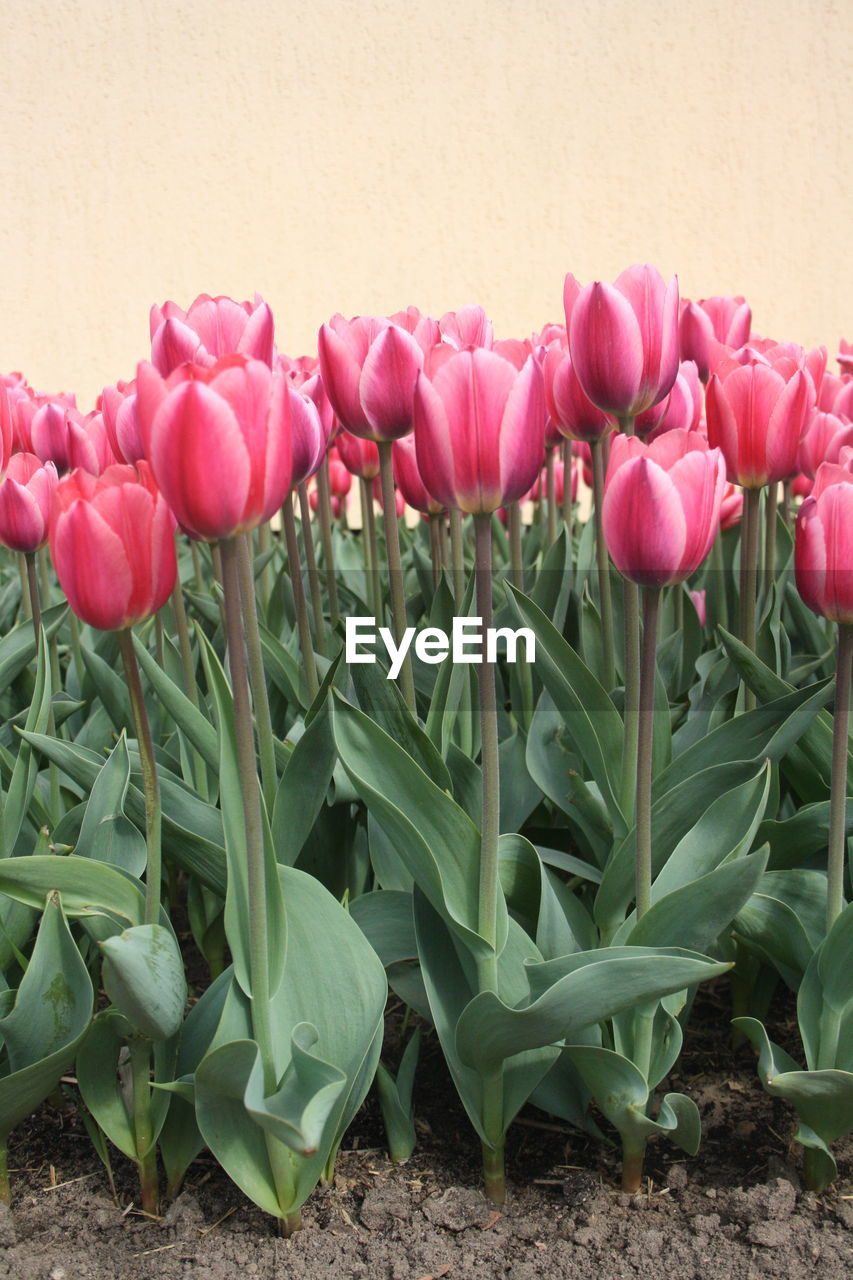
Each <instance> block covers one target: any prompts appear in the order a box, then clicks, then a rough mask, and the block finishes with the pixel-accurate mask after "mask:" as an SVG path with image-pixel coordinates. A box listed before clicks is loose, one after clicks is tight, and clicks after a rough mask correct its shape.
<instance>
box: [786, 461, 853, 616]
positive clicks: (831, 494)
mask: <svg viewBox="0 0 853 1280" xmlns="http://www.w3.org/2000/svg"><path fill="white" fill-rule="evenodd" d="M845 453H846V454H847V455H848V457H847V459H846V462H847V465H839V464H837V463H836V464H833V463H824V464H823V466H822V467H821V468H820V469H819V470H818V473H817V477H816V480H815V487H814V490H813V492H812V494H811V496H810V497H808V498H805V499H804V501H803V505H802V506H801V507H800V513H799V515H798V517H797V534H796V542H795V545H794V572H795V574H796V579H797V589H798V591H799V593H800V595H801V596H802V598H803V600H804V601H805V603H806V604H807V605H808V607H809V608H810V609H812V610H813V611H814V612H815V613H817V614H819V615H821V616H822V617H824V618H829V619H830V620H831V621H832V622H839V623H846V624H848V625H849V624H851V623H853V450H849V449H848V450H845Z"/></svg>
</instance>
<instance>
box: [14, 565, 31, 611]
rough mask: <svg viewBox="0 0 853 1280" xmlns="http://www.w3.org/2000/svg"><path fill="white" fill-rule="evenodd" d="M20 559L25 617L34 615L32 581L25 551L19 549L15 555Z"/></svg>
mask: <svg viewBox="0 0 853 1280" xmlns="http://www.w3.org/2000/svg"><path fill="white" fill-rule="evenodd" d="M15 558H16V559H17V561H18V573H19V575H20V578H21V612H22V613H23V615H24V617H25V618H30V617H32V612H33V606H32V600H31V599H30V583H29V575H28V573H27V562H26V558H25V556H24V553H23V551H19V552H18V554H17V556H16V557H15Z"/></svg>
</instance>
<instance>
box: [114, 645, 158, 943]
mask: <svg viewBox="0 0 853 1280" xmlns="http://www.w3.org/2000/svg"><path fill="white" fill-rule="evenodd" d="M116 635H117V637H118V647H119V651H120V652H121V657H122V662H123V663H124V674H125V678H126V680H127V687H128V691H129V693H130V706H131V710H132V712H133V723H134V726H135V729H136V745H137V749H138V751H139V766H140V770H141V772H142V789H143V793H144V795H145V845H146V849H147V854H148V857H147V862H146V867H145V920H144V923H145V924H157V923H158V922H159V919H160V888H161V879H162V852H161V842H160V823H161V816H160V814H161V811H160V781H159V778H158V777H157V762H156V760H155V758H154V743H153V740H152V738H151V725H150V724H149V721H148V712H147V711H146V709H145V697H144V695H143V692H142V681H141V680H140V678H139V667H138V665H137V662H136V651H135V650H134V647H133V636H132V635H131V633H130V628H129V627H125V628H124V629H123V630H122V631H118V632H117V633H116Z"/></svg>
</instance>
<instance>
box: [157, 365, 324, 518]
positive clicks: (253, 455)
mask: <svg viewBox="0 0 853 1280" xmlns="http://www.w3.org/2000/svg"><path fill="white" fill-rule="evenodd" d="M136 386H137V396H138V403H139V421H140V428H141V432H142V439H143V443H144V446H145V456H146V458H147V459H148V461H149V462H150V463H151V469H152V471H153V472H154V476H155V478H156V480H157V483H158V484H159V486H160V488H161V489H162V491H163V494H164V496H165V498H166V500H167V502H168V503H169V506H170V507H171V508H172V510H173V511H174V513H175V516H176V518H177V520H178V523H179V524H180V525H181V527H182V528H183V529H184V530H185V531H186V532H187V533H188V534H189V535H190V537H191V538H198V539H201V540H202V541H207V542H213V541H216V540H217V539H219V538H230V537H232V536H233V535H234V534H237V533H243V532H245V531H246V530H247V529H254V528H255V527H256V526H257V525H259V524H263V523H265V522H266V521H267V520H269V519H270V517H271V516H272V515H273V513H274V512H275V511H277V510H278V509H279V507H280V506H281V504H282V503H283V502H284V499H285V496H286V494H287V492H288V490H289V489H290V487H291V477H292V451H291V422H292V419H293V417H295V416H296V417H298V416H299V415H300V414H301V413H302V412H303V410H304V404H305V402H304V400H303V399H302V397H301V396H300V394H299V392H298V391H296V390H295V389H294V388H293V387H291V386H289V385H288V382H287V378H286V376H285V374H284V373H283V371H282V370H280V369H278V370H276V371H275V372H273V371H272V370H271V369H270V367H269V365H267V364H265V363H264V362H263V361H261V360H248V359H246V357H245V356H227V357H226V358H225V359H224V360H220V361H218V362H217V363H216V364H215V365H212V366H211V367H210V368H202V367H200V366H199V365H181V366H180V367H179V368H178V369H176V370H175V371H174V373H172V374H171V375H170V376H169V378H168V379H164V378H162V377H161V376H160V374H159V373H158V372H157V370H156V369H155V368H154V366H153V365H151V364H147V363H143V364H141V365H140V366H139V370H138V372H137V378H136ZM294 401H296V402H298V403H294Z"/></svg>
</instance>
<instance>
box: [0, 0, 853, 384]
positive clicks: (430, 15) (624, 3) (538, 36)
mask: <svg viewBox="0 0 853 1280" xmlns="http://www.w3.org/2000/svg"><path fill="white" fill-rule="evenodd" d="M4 7H5V13H4V15H3V28H4V34H3V41H2V44H3V58H2V75H3V79H4V83H3V97H2V102H3V106H2V109H0V126H2V127H0V280H2V297H3V306H2V309H0V369H2V370H3V371H4V372H5V371H9V370H11V369H21V370H22V371H23V372H24V373H25V374H26V375H27V377H28V378H29V379H30V381H31V382H32V383H33V384H34V385H35V386H37V387H38V388H39V389H40V390H45V391H53V390H60V389H65V390H76V391H77V392H78V395H79V400H80V404H81V407H83V408H89V407H90V405H91V402H92V400H93V398H94V396H95V395H96V394H97V392H98V390H99V389H100V387H101V386H103V384H104V383H106V382H112V381H115V379H117V378H119V377H130V376H132V374H133V371H134V368H135V364H136V361H137V359H139V358H141V357H144V356H145V355H146V354H147V351H148V320H147V316H148V308H149V306H150V304H151V303H152V302H154V301H160V302H162V301H163V300H164V299H166V298H171V299H174V300H175V301H177V302H179V303H180V304H181V305H183V306H187V305H188V304H189V302H190V301H191V300H192V298H193V297H194V296H195V295H196V294H197V293H199V292H202V291H206V292H211V293H229V294H232V295H233V296H236V297H237V298H244V297H250V296H251V295H252V294H253V292H254V291H255V290H258V291H259V292H261V293H262V294H263V296H264V297H265V298H266V299H267V301H269V302H270V304H271V305H272V307H273V309H274V312H275V315H276V320H277V333H278V341H279V346H280V348H281V349H282V350H285V351H287V352H288V353H289V354H291V355H297V354H300V353H302V352H307V351H313V350H315V343H316V331H317V328H318V326H319V325H320V323H321V322H322V321H323V320H325V319H326V318H328V316H329V315H331V314H332V313H333V312H335V311H343V312H344V313H346V314H354V313H357V312H377V313H385V312H388V311H393V310H396V309H398V308H400V307H404V306H406V305H407V304H409V303H416V304H417V305H419V306H420V307H421V308H422V309H423V310H427V311H431V312H432V313H433V314H436V315H438V314H441V312H442V311H444V310H447V309H449V308H456V307H459V306H461V305H463V304H464V303H466V302H473V301H476V302H480V303H482V304H483V305H484V306H485V307H486V308H487V310H488V311H489V313H490V314H491V316H492V317H493V319H494V322H495V326H496V331H497V332H498V334H499V336H502V337H504V336H523V335H526V334H528V333H529V332H530V331H531V330H533V329H538V328H540V327H541V326H542V325H543V324H544V323H545V322H546V321H547V320H550V319H561V318H562V317H561V295H562V281H563V277H564V274H565V272H566V271H568V270H571V271H573V272H574V273H575V275H577V277H578V278H579V279H580V280H581V281H582V282H584V283H585V282H586V281H587V280H589V279H592V278H597V279H605V280H606V279H612V278H613V277H614V276H615V275H616V274H618V272H619V271H620V270H621V269H622V268H623V267H625V266H627V265H629V264H630V263H632V262H637V261H649V262H653V263H655V264H656V265H657V266H658V267H659V268H660V270H661V271H662V272H664V273H666V274H668V273H671V272H673V271H677V272H678V275H679V279H680V283H681V289H682V293H684V294H685V295H687V296H693V297H700V296H705V295H707V294H711V293H726V292H740V293H743V294H745V295H746V297H747V298H748V299H749V300H750V302H751V303H752V306H753V311H754V316H755V326H756V328H757V329H758V330H759V331H760V332H762V333H765V334H770V335H772V336H774V337H777V338H792V339H797V340H799V341H802V342H805V343H807V344H814V343H816V342H819V341H823V342H825V343H826V344H827V345H828V346H829V349H830V354H831V355H833V354H834V352H835V349H836V344H837V340H838V338H839V337H840V336H842V335H844V334H846V336H848V337H851V338H853V253H851V251H850V213H851V207H853V180H851V173H853V169H851V162H850V154H851V141H850V136H849V108H850V94H851V70H853V4H851V3H850V0H750V3H748V4H744V3H743V0H737V2H736V0H693V3H690V2H689V0H654V3H652V0H597V2H596V0H562V2H561V0H550V3H544V2H543V0H431V3H429V4H414V3H406V0H358V2H355V0H312V3H310V4H307V3H306V4H303V3H294V2H293V0H284V3H279V4H276V3H275V0H264V2H261V0H235V2H234V3H227V4H226V3H222V2H220V3H203V2H202V0H114V2H113V3H110V2H109V0H106V2H104V3H101V2H98V3H94V2H93V0H50V2H49V3H48V0H28V3H27V5H26V6H24V5H20V6H19V5H15V6H13V5H12V4H11V3H10V0H6V4H5V6H4ZM832 367H834V365H833V366H832Z"/></svg>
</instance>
